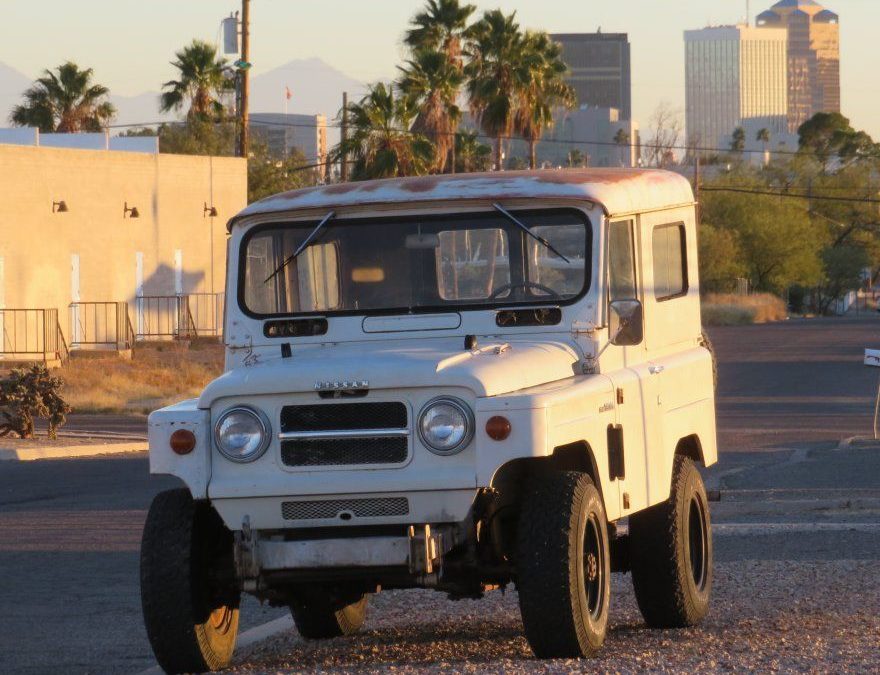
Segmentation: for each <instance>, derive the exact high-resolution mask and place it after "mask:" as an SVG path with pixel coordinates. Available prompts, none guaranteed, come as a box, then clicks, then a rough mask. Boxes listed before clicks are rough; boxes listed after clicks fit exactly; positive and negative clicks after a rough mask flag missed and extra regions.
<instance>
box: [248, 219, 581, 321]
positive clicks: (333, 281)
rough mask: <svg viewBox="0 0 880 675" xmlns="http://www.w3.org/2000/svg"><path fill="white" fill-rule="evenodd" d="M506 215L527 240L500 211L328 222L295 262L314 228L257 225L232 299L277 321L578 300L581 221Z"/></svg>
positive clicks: (299, 224)
mask: <svg viewBox="0 0 880 675" xmlns="http://www.w3.org/2000/svg"><path fill="white" fill-rule="evenodd" d="M513 213H514V215H515V216H516V219H517V220H518V221H519V222H520V223H522V224H523V225H525V226H526V227H527V228H528V229H529V231H530V233H531V234H530V233H527V232H525V231H524V230H523V229H521V228H520V227H519V226H518V225H517V224H516V223H514V222H512V221H511V220H510V219H509V218H507V217H505V216H504V215H502V214H500V213H490V214H486V213H480V214H456V215H451V216H450V215H447V216H442V217H429V218H393V219H369V220H364V219H358V220H355V219H352V220H344V219H338V220H329V221H328V222H326V224H324V226H323V227H322V228H321V229H320V231H319V232H318V233H317V235H315V236H314V238H313V239H312V241H310V242H309V244H308V245H307V246H306V247H305V248H304V249H303V250H302V251H301V252H300V254H299V255H298V256H295V257H293V254H294V253H295V252H296V251H297V250H298V249H299V247H300V246H301V245H302V243H303V242H304V241H305V240H306V238H307V237H308V236H309V235H310V234H311V233H312V232H313V231H314V229H315V226H316V225H317V221H313V222H307V223H295V224H280V225H277V224H273V225H271V226H265V227H258V228H255V229H254V230H253V231H252V232H250V233H249V234H248V235H246V237H245V240H244V242H243V253H242V260H241V267H240V284H239V300H240V302H241V304H242V307H243V309H244V310H245V311H246V312H247V313H249V314H251V315H255V316H279V315H298V314H325V315H326V314H346V313H349V314H364V313H371V312H414V311H451V310H456V309H466V308H476V307H486V306H489V307H494V306H506V305H524V304H525V305H527V304H559V303H563V302H569V301H572V300H574V299H575V298H577V297H578V296H580V295H581V294H582V293H584V292H585V291H586V290H587V285H588V283H589V278H590V265H589V264H588V262H587V261H588V260H590V239H591V237H590V227H589V222H588V221H587V220H586V218H585V217H584V215H583V214H582V213H580V212H579V211H575V210H570V209H556V210H543V211H515V212H513ZM548 244H549V246H548ZM554 249H555V251H554ZM560 254H561V255H560ZM285 261H287V262H286V264H285Z"/></svg>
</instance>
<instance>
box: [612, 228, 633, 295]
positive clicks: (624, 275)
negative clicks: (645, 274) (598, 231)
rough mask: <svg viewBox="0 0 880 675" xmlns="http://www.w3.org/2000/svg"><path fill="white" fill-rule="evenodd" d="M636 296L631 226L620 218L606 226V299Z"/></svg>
mask: <svg viewBox="0 0 880 675" xmlns="http://www.w3.org/2000/svg"><path fill="white" fill-rule="evenodd" d="M637 298H638V294H637V292H636V264H635V255H634V246H633V226H632V221H631V220H622V221H619V222H616V223H611V224H610V225H609V226H608V299H609V300H611V301H614V300H635V299H637Z"/></svg>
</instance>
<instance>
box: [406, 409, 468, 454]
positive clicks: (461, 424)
mask: <svg viewBox="0 0 880 675" xmlns="http://www.w3.org/2000/svg"><path fill="white" fill-rule="evenodd" d="M473 433H474V420H473V414H472V413H471V410H470V408H468V407H467V405H466V404H465V403H464V402H462V401H459V400H458V399H456V398H445V397H440V398H435V399H433V400H431V401H428V403H427V404H426V405H425V407H424V408H422V412H421V413H419V437H420V438H421V439H422V442H423V443H424V444H425V445H426V446H427V447H428V449H429V450H430V451H431V452H433V453H435V454H438V455H454V454H455V453H456V452H459V451H460V450H462V449H463V448H464V447H465V446H466V445H467V444H468V442H469V441H470V440H471V436H472V435H473Z"/></svg>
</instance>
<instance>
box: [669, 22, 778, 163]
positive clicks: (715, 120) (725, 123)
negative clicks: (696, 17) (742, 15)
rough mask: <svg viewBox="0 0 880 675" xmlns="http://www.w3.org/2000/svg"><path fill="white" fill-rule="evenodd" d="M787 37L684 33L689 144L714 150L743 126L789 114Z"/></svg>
mask: <svg viewBox="0 0 880 675" xmlns="http://www.w3.org/2000/svg"><path fill="white" fill-rule="evenodd" d="M786 40H787V32H786V31H785V30H782V29H776V30H769V29H761V30H758V29H756V28H750V27H747V26H723V27H716V28H704V29H702V30H693V31H685V98H686V103H685V118H686V127H687V139H688V142H689V143H693V144H696V145H699V146H701V147H704V148H715V147H718V144H719V143H720V142H721V140H722V139H723V138H724V137H726V136H729V135H730V133H731V132H732V131H733V129H735V128H736V127H737V126H740V124H741V123H742V120H743V119H745V118H752V117H765V118H779V117H785V116H786V115H787V113H788V102H787V94H786V82H787V78H788V60H787V54H786Z"/></svg>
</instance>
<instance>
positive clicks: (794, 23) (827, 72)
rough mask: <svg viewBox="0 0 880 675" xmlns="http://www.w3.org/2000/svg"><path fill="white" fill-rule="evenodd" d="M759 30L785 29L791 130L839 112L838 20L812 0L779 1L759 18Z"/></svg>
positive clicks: (833, 14)
mask: <svg viewBox="0 0 880 675" xmlns="http://www.w3.org/2000/svg"><path fill="white" fill-rule="evenodd" d="M757 24H758V27H760V28H767V29H772V28H786V29H788V122H789V129H790V130H791V131H797V128H798V127H799V126H800V125H801V124H803V123H804V122H806V121H807V120H808V119H810V118H811V117H812V116H813V115H815V114H816V113H818V112H840V25H839V17H838V16H837V14H835V13H834V12H832V11H831V10H828V9H825V8H824V7H822V5H820V4H819V3H817V2H815V1H814V0H781V2H777V3H776V4H775V5H773V7H771V8H770V9H768V10H767V11H766V12H762V13H761V14H759V15H758V19H757Z"/></svg>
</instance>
